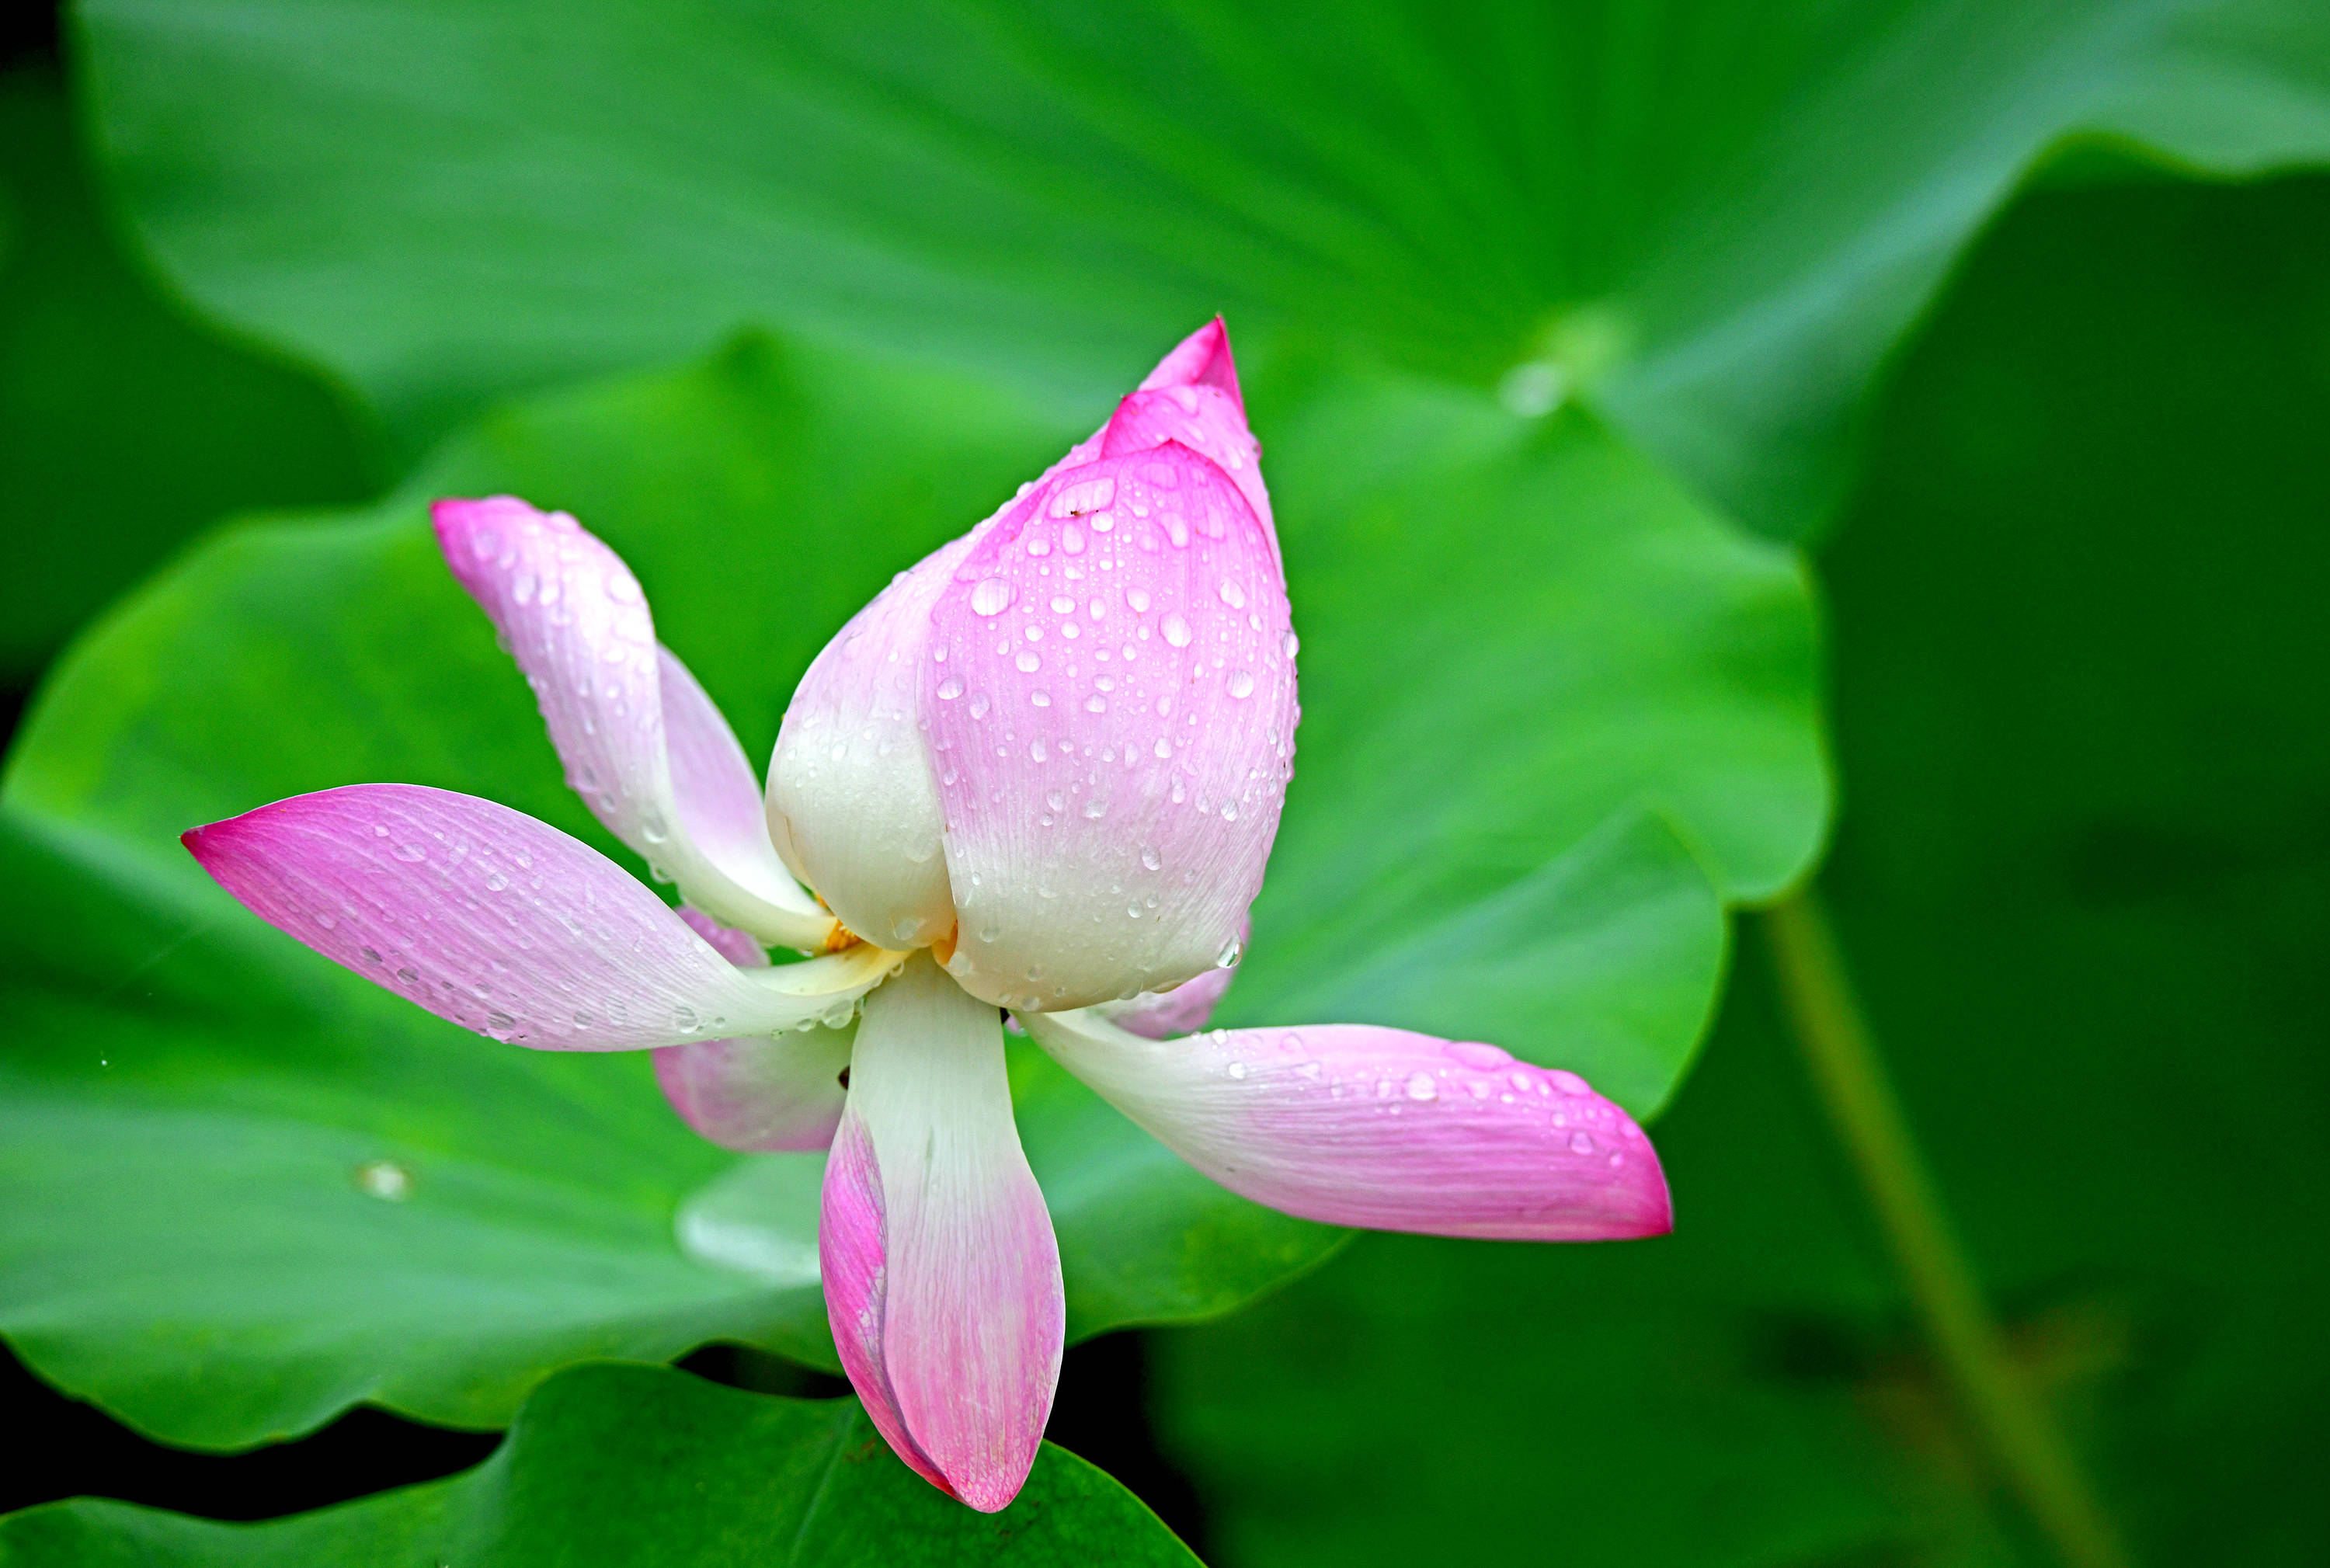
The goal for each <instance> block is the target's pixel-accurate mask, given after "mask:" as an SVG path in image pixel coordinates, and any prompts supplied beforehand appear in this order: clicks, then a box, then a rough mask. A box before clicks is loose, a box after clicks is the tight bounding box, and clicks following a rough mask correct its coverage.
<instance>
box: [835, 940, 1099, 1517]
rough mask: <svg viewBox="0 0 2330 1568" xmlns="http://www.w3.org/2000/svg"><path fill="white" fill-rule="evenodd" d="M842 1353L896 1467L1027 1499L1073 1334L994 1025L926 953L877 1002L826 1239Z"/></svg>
mask: <svg viewBox="0 0 2330 1568" xmlns="http://www.w3.org/2000/svg"><path fill="white" fill-rule="evenodd" d="M818 1252H819V1261H820V1263H821V1266H822V1269H823V1271H824V1276H825V1292H826V1296H825V1299H826V1311H827V1316H828V1318H829V1319H830V1321H831V1322H832V1325H833V1337H834V1343H835V1344H836V1346H838V1347H839V1349H840V1352H841V1364H842V1366H843V1368H844V1369H845V1370H846V1371H847V1372H848V1374H849V1381H850V1383H851V1384H853V1385H854V1386H855V1387H856V1388H857V1394H858V1397H859V1398H860V1399H861V1400H863V1401H864V1402H865V1403H866V1409H867V1414H869V1415H870V1416H872V1417H873V1420H874V1424H875V1425H876V1428H877V1429H879V1430H880V1431H881V1433H882V1435H883V1436H884V1437H885V1438H886V1439H887V1440H889V1443H890V1446H891V1447H892V1448H894V1449H895V1450H897V1451H898V1457H899V1458H901V1459H905V1461H906V1463H907V1464H908V1465H910V1466H911V1467H913V1468H914V1470H915V1471H916V1472H917V1473H918V1474H920V1475H922V1476H923V1478H925V1479H927V1480H929V1481H930V1482H932V1483H933V1485H935V1486H937V1487H939V1488H942V1489H943V1490H945V1491H947V1492H948V1493H950V1494H951V1495H952V1496H955V1497H961V1499H962V1500H963V1501H964V1502H966V1503H968V1504H970V1505H971V1507H974V1508H977V1509H980V1511H982V1512H984V1513H993V1512H995V1511H996V1510H997V1509H999V1508H1001V1507H1004V1506H1005V1505H1006V1504H1008V1503H1009V1502H1010V1501H1011V1499H1012V1498H1013V1497H1015V1496H1017V1495H1018V1490H1019V1487H1020V1484H1021V1483H1022V1482H1023V1481H1025V1480H1026V1479H1027V1477H1028V1467H1029V1466H1030V1465H1032V1464H1033V1463H1035V1459H1036V1450H1037V1446H1038V1445H1039V1444H1040V1443H1041V1441H1042V1440H1043V1435H1044V1422H1045V1421H1046V1420H1047V1417H1048V1416H1049V1415H1050V1412H1051V1406H1052V1390H1053V1386H1054V1384H1056V1382H1057V1381H1058V1378H1059V1371H1060V1348H1061V1345H1062V1343H1063V1340H1064V1338H1065V1337H1066V1327H1067V1318H1066V1296H1065V1294H1064V1293H1063V1290H1062V1288H1061V1283H1060V1255H1059V1249H1058V1246H1057V1244H1056V1242H1054V1240H1053V1237H1052V1221H1051V1215H1050V1214H1049V1213H1047V1211H1046V1209H1045V1207H1044V1195H1043V1194H1042V1193H1041V1192H1040V1191H1038V1190H1037V1186H1036V1178H1035V1177H1034V1176H1032V1175H1031V1174H1029V1172H1028V1161H1027V1157H1026V1156H1024V1155H1023V1154H1022V1153H1021V1152H1020V1148H1019V1136H1018V1131H1017V1130H1016V1129H1014V1128H1013V1126H1012V1121H1011V1090H1010V1085H1009V1082H1007V1081H1006V1079H1005V1076H1004V1068H1003V1030H1002V1026H1001V1024H1000V1022H999V1020H998V1019H997V1017H996V1015H995V1010H994V1009H993V1008H992V1007H990V1006H984V1005H982V1004H980V1003H978V1002H975V1001H973V1000H972V999H971V997H968V996H966V995H964V994H963V992H962V991H961V988H960V987H957V986H955V985H954V983H953V982H952V981H951V980H949V979H948V978H946V977H945V976H944V975H942V973H940V972H939V970H938V968H937V967H936V966H935V965H934V964H933V963H932V961H931V960H930V959H928V958H925V957H923V956H921V955H919V954H918V955H916V956H915V957H914V958H913V959H909V960H907V963H906V967H905V970H904V972H902V973H901V974H900V975H899V977H898V978H896V979H895V980H894V981H892V982H891V983H890V984H889V985H887V986H885V987H882V989H881V990H879V991H877V992H876V993H875V995H874V996H873V997H870V998H869V999H868V1000H867V1006H866V1015H865V1017H864V1019H863V1021H861V1022H860V1023H859V1025H858V1027H857V1048H856V1053H855V1058H854V1060H853V1061H852V1063H851V1064H850V1081H849V1104H848V1110H846V1111H845V1112H844V1113H843V1116H842V1119H841V1128H840V1130H839V1131H838V1133H837V1134H836V1135H835V1137H834V1144H833V1153H832V1155H831V1157H829V1160H828V1162H827V1165H826V1177H825V1205H824V1214H823V1219H822V1223H820V1224H819V1231H818Z"/></svg>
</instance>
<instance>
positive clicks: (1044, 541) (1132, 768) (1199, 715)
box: [923, 442, 1297, 1009]
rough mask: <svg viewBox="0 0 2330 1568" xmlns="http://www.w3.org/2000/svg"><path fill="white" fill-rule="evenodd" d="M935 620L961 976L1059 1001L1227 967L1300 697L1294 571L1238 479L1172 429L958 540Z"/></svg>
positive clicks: (936, 742) (1085, 999) (1275, 811)
mask: <svg viewBox="0 0 2330 1568" xmlns="http://www.w3.org/2000/svg"><path fill="white" fill-rule="evenodd" d="M942 652H943V653H944V655H945V657H944V659H941V658H940V657H939V655H940V654H941V653H942ZM942 672H943V673H942ZM923 714H924V715H925V718H926V720H927V722H928V723H929V726H930V738H931V746H932V753H933V761H934V762H935V763H936V764H937V767H938V770H939V772H938V782H939V794H940V797H941V798H942V801H943V802H944V805H945V810H946V821H947V832H946V856H947V871H948V875H949V877H950V879H951V882H952V889H953V893H954V900H955V904H956V907H957V910H958V912H959V919H960V927H959V940H958V942H957V945H956V948H955V949H954V954H953V957H952V959H950V960H949V963H948V968H949V971H950V972H951V973H952V974H953V975H954V976H955V978H957V979H958V980H959V981H961V983H962V985H963V986H964V987H967V988H968V989H970V990H971V992H973V993H974V994H975V995H978V996H980V997H986V998H988V999H989V1000H990V1001H996V1002H999V1003H1003V1004H1005V1005H1008V1006H1019V1007H1028V1008H1037V1009H1055V1008H1067V1007H1077V1006H1086V1005H1088V1004H1091V1003H1094V1002H1099V1001H1103V1000H1110V999H1122V998H1128V997H1132V996H1134V995H1137V994H1138V993H1140V992H1142V991H1160V992H1161V991H1165V990H1168V989H1170V987H1175V986H1178V985H1179V984H1181V983H1182V982H1183V981H1185V980H1188V979H1189V978H1191V977H1193V976H1196V975H1198V974H1201V973H1202V972H1204V971H1205V970H1206V969H1207V968H1210V967H1212V966H1214V965H1215V964H1217V963H1224V962H1229V961H1233V960H1234V959H1235V957H1236V935H1237V932H1238V930H1239V928H1240V923H1241V922H1242V921H1244V919H1245V917H1246V908H1247V906H1248V905H1249V904H1251V903H1252V902H1253V901H1254V895H1255V892H1256V890H1257V889H1259V888H1260V886H1261V884H1262V874H1263V867H1264V864H1265V862H1266V861H1267V860H1268V859H1269V855H1270V845H1271V841H1272V839H1273V838H1274V836H1275V835H1276V833H1277V830H1278V816H1279V810H1280V808H1281V807H1282V806H1283V803H1284V800H1285V795H1286V780H1287V778H1288V776H1289V773H1290V772H1291V770H1292V765H1293V749H1294V724H1295V720H1296V717H1297V711H1296V707H1295V691H1294V636H1293V629H1292V628H1291V626H1290V625H1289V621H1288V612H1287V604H1286V585H1285V581H1284V579H1283V576H1282V575H1281V573H1280V571H1279V567H1278V560H1277V556H1276V555H1275V553H1274V552H1273V551H1272V549H1271V545H1270V542H1269V540H1268V538H1267V537H1266V536H1265V535H1264V533H1263V530H1262V525H1261V523H1260V522H1259V520H1258V519H1256V517H1255V515H1254V509H1253V508H1252V507H1251V506H1249V505H1246V499H1245V497H1244V496H1243V495H1241V494H1240V492H1239V490H1238V488H1237V486H1236V485H1234V484H1232V483H1231V482H1230V479H1229V477H1228V476H1227V474H1226V473H1224V472H1223V470H1222V469H1221V468H1220V467H1219V466H1217V464H1215V463H1212V462H1210V461H1208V459H1206V458H1203V457H1200V456H1199V455H1198V454H1197V453H1195V452H1193V451H1191V450H1190V449H1189V448H1187V447H1184V446H1181V445H1180V444H1179V443H1178V442H1168V443H1167V444H1166V445H1164V446H1161V447H1157V448H1153V449H1150V450H1148V451H1145V452H1143V453H1141V454H1140V455H1139V456H1136V457H1129V458H1103V459H1101V460H1099V461H1097V462H1093V463H1088V464H1085V465H1084V466H1083V467H1081V468H1068V469H1064V470H1062V471H1060V472H1058V473H1056V474H1055V475H1053V476H1052V477H1051V479H1050V481H1049V482H1048V483H1047V484H1046V485H1045V486H1040V487H1038V488H1037V490H1036V491H1034V492H1032V493H1031V494H1030V495H1029V496H1028V497H1027V500H1026V503H1025V504H1024V505H1021V506H1020V507H1019V508H1018V509H1017V510H1015V511H1014V512H1012V513H1010V514H1009V515H1006V516H1005V517H1004V518H1003V519H1002V520H1001V521H1000V522H999V524H998V525H997V526H996V527H994V528H993V529H991V530H990V532H988V533H987V534H985V535H984V536H983V537H982V538H980V541H979V542H978V543H977V544H976V546H975V547H974V548H973V549H971V551H969V552H967V553H965V554H964V556H963V558H962V560H961V563H960V564H959V565H958V566H957V567H956V568H955V570H954V572H953V574H952V580H951V581H950V582H949V583H948V585H947V590H946V591H945V592H944V593H943V594H942V596H941V597H940V599H939V600H938V603H937V606H936V608H935V609H934V610H933V647H932V657H931V659H930V660H928V661H925V665H924V669H923Z"/></svg>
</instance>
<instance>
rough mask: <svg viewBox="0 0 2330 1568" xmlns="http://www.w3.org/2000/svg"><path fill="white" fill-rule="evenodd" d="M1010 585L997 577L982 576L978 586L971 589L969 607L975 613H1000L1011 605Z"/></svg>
mask: <svg viewBox="0 0 2330 1568" xmlns="http://www.w3.org/2000/svg"><path fill="white" fill-rule="evenodd" d="M1011 598H1012V594H1011V585H1010V584H1009V583H1008V582H1006V581H1003V579H1001V578H999V577H983V578H981V579H980V581H979V586H977V587H976V588H973V589H972V590H971V611H972V613H973V614H976V615H1001V614H1002V613H1003V612H1004V611H1005V610H1006V609H1009V608H1010V606H1011Z"/></svg>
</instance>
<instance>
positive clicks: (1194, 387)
mask: <svg viewBox="0 0 2330 1568" xmlns="http://www.w3.org/2000/svg"><path fill="white" fill-rule="evenodd" d="M1167 441H1179V442H1180V443H1181V444H1182V445H1183V446H1185V447H1188V448H1189V449H1190V450H1192V451H1194V452H1198V453H1199V454H1201V455H1202V456H1204V457H1205V458H1208V460H1210V461H1212V462H1214V463H1216V464H1217V465H1219V466H1220V468H1222V470H1223V471H1224V472H1226V473H1227V474H1228V475H1229V477H1230V478H1231V479H1232V480H1233V481H1234V482H1235V483H1236V486H1237V487H1238V490H1239V493H1240V494H1242V495H1243V496H1246V505H1249V506H1251V507H1253V508H1254V515H1255V516H1256V517H1258V518H1260V519H1261V520H1262V529H1263V532H1264V534H1268V535H1269V537H1270V541H1271V548H1272V549H1273V550H1274V551H1275V550H1276V549H1277V547H1278V532H1277V526H1276V524H1274V523H1273V522H1272V520H1271V515H1270V492H1269V490H1268V489H1267V488H1265V487H1264V485H1263V482H1262V448H1261V447H1260V446H1259V445H1258V444H1257V443H1256V442H1255V439H1254V432H1253V431H1252V430H1248V429H1247V428H1246V400H1245V399H1244V398H1243V397H1241V396H1240V395H1239V394H1238V381H1237V366H1236V364H1233V363H1232V361H1231V359H1230V338H1229V333H1228V331H1227V329H1226V328H1225V327H1224V326H1222V322H1221V317H1219V316H1216V317H1215V318H1214V319H1213V320H1211V321H1209V322H1208V323H1207V324H1206V325H1205V326H1201V327H1199V328H1198V330H1197V331H1196V332H1193V333H1191V334H1190V335H1189V336H1188V337H1187V338H1186V339H1184V340H1183V341H1182V342H1181V344H1180V345H1179V346H1178V347H1176V348H1175V349H1174V350H1173V352H1172V353H1170V354H1167V355H1166V356H1165V358H1164V359H1163V361H1162V362H1160V364H1158V366H1157V368H1156V369H1155V370H1153V371H1151V372H1150V373H1149V379H1148V380H1146V381H1144V382H1142V383H1141V390H1140V391H1138V392H1134V393H1132V395H1131V396H1129V397H1127V398H1126V399H1125V400H1124V401H1122V402H1121V403H1119V404H1118V405H1117V408H1116V413H1115V415H1114V416H1113V418H1111V419H1110V420H1109V421H1108V424H1107V425H1106V427H1105V428H1103V430H1102V431H1101V447H1100V454H1099V455H1100V456H1102V457H1104V458H1119V457H1125V456H1129V455H1131V454H1132V453H1135V452H1144V451H1147V450H1148V449H1150V448H1151V447H1158V446H1162V445H1164V444H1165V443H1166V442H1167Z"/></svg>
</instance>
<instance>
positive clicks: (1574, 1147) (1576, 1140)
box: [1569, 1132, 1594, 1154]
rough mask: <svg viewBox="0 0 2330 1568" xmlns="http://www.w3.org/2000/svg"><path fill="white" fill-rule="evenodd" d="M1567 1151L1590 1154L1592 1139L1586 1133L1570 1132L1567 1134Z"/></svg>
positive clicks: (1592, 1145)
mask: <svg viewBox="0 0 2330 1568" xmlns="http://www.w3.org/2000/svg"><path fill="white" fill-rule="evenodd" d="M1569 1152H1570V1153H1572V1154H1592V1153H1593V1152H1594V1139H1593V1138H1591V1137H1590V1136H1588V1135H1587V1134H1586V1133H1582V1132H1573V1133H1571V1134H1570V1135H1569Z"/></svg>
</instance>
